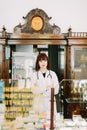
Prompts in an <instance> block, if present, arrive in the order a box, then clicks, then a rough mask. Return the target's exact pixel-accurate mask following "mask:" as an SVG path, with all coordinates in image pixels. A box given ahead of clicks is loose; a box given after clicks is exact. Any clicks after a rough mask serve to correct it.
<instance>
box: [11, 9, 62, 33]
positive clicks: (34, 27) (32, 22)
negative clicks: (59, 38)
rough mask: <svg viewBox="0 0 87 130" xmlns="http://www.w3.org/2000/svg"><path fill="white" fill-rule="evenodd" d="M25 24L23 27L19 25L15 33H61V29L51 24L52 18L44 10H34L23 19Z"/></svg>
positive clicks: (15, 28)
mask: <svg viewBox="0 0 87 130" xmlns="http://www.w3.org/2000/svg"><path fill="white" fill-rule="evenodd" d="M23 19H24V20H25V23H24V24H23V25H21V24H18V25H17V26H15V27H14V32H17V33H19V32H20V33H42V34H43V33H50V34H54V33H56V34H58V33H60V32H61V30H60V27H58V26H57V25H55V24H53V25H51V24H50V23H49V20H51V17H49V16H48V15H47V14H46V13H45V12H44V11H43V10H42V9H38V8H36V9H32V10H31V11H30V12H29V13H28V14H27V15H26V16H25V17H23Z"/></svg>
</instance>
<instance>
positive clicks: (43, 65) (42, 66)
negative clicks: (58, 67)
mask: <svg viewBox="0 0 87 130" xmlns="http://www.w3.org/2000/svg"><path fill="white" fill-rule="evenodd" d="M39 66H40V68H41V69H46V68H47V60H46V59H44V60H40V61H39Z"/></svg>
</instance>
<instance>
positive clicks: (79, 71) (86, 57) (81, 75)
mask: <svg viewBox="0 0 87 130" xmlns="http://www.w3.org/2000/svg"><path fill="white" fill-rule="evenodd" d="M71 77H72V78H73V79H87V46H79V47H78V46H74V47H72V48H71Z"/></svg>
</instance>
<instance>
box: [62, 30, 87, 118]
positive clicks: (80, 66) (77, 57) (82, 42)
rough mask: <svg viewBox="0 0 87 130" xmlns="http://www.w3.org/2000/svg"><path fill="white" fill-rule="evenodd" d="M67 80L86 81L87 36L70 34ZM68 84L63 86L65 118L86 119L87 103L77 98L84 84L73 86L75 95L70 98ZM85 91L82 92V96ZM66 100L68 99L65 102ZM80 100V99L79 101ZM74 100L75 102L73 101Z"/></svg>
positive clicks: (69, 86)
mask: <svg viewBox="0 0 87 130" xmlns="http://www.w3.org/2000/svg"><path fill="white" fill-rule="evenodd" d="M66 60H67V61H66V63H67V65H66V66H67V72H66V73H67V74H66V75H67V80H68V79H69V80H70V82H71V80H73V81H74V80H77V81H80V80H84V79H87V34H86V33H79V32H77V33H75V32H71V33H70V35H69V37H68V46H67V55H66ZM70 82H69V83H68V84H67V83H66V84H64V97H65V102H64V113H65V117H72V114H81V115H82V116H83V117H86V118H87V101H86V102H84V101H83V97H78V96H79V92H80V93H82V90H83V89H84V84H83V83H82V88H81V84H78V85H77V86H75V89H74V91H75V93H74V95H73V97H72V94H71V93H70V91H71V84H70ZM84 93H85V91H83V95H84ZM80 96H81V95H80ZM66 98H68V99H70V100H67V101H66ZM81 98H82V99H81ZM74 99H75V100H74Z"/></svg>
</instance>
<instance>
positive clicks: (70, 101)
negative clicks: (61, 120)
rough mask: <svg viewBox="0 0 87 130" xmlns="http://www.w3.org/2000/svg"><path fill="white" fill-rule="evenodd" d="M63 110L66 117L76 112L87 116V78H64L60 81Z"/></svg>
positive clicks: (84, 116)
mask: <svg viewBox="0 0 87 130" xmlns="http://www.w3.org/2000/svg"><path fill="white" fill-rule="evenodd" d="M60 94H61V97H60V103H61V111H62V112H64V116H65V118H72V116H73V115H74V114H76V115H81V116H82V117H83V118H87V80H85V79H82V80H80V79H78V80H75V79H63V80H62V81H61V82H60Z"/></svg>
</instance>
